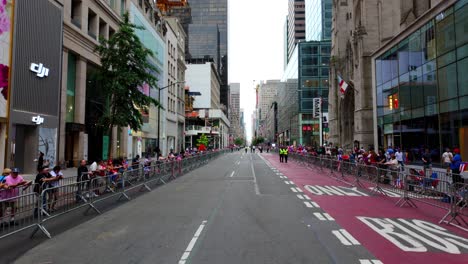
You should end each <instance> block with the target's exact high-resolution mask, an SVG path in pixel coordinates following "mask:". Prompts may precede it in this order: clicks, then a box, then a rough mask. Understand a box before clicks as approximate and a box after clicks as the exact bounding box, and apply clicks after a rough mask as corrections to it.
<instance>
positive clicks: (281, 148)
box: [278, 146, 284, 163]
mask: <svg viewBox="0 0 468 264" xmlns="http://www.w3.org/2000/svg"><path fill="white" fill-rule="evenodd" d="M283 149H284V147H283V146H281V147H280V148H279V151H278V152H279V157H280V163H283V161H284V155H283Z"/></svg>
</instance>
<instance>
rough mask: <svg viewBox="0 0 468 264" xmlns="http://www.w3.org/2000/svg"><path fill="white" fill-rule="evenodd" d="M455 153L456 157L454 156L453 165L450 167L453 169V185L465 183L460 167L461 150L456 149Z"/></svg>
mask: <svg viewBox="0 0 468 264" xmlns="http://www.w3.org/2000/svg"><path fill="white" fill-rule="evenodd" d="M453 153H454V154H455V156H453V159H452V163H451V165H450V168H451V169H452V182H453V183H459V182H463V179H462V177H461V175H460V165H461V162H462V159H461V156H460V149H458V148H456V149H454V150H453Z"/></svg>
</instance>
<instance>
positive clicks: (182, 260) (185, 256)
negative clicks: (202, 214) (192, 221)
mask: <svg viewBox="0 0 468 264" xmlns="http://www.w3.org/2000/svg"><path fill="white" fill-rule="evenodd" d="M206 222H207V221H206V220H205V221H203V222H202V224H201V225H200V226H199V227H198V229H197V231H196V232H195V234H194V235H193V237H192V240H190V243H189V244H188V246H187V248H186V249H185V251H184V253H183V254H182V257H180V260H179V264H185V263H186V262H187V259H188V258H189V257H190V253H191V252H192V250H193V247H194V246H195V244H196V243H197V240H198V238H199V237H200V235H201V232H202V231H203V229H204V228H205V225H206Z"/></svg>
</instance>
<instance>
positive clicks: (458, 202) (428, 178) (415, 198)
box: [291, 154, 468, 226]
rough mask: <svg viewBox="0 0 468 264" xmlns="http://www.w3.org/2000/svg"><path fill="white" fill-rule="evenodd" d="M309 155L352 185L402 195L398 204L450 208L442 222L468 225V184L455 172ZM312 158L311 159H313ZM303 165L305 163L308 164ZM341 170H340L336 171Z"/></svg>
mask: <svg viewBox="0 0 468 264" xmlns="http://www.w3.org/2000/svg"><path fill="white" fill-rule="evenodd" d="M291 158H292V159H296V160H298V163H299V164H301V163H303V162H302V161H301V160H300V159H301V157H299V156H298V155H295V154H293V155H291ZM314 159H315V157H311V156H309V157H308V160H309V162H307V163H308V164H314V165H315V167H318V168H320V169H321V170H322V171H323V172H325V171H324V170H323V169H327V171H329V173H326V174H325V175H328V176H330V177H333V178H335V179H337V180H340V181H341V180H342V181H344V182H348V183H349V179H353V180H354V181H353V182H352V185H353V186H355V187H358V188H362V189H366V190H367V191H369V190H370V191H371V193H379V194H381V195H384V196H388V197H394V198H400V199H399V200H398V201H397V202H396V206H400V207H402V206H404V205H407V206H410V207H417V205H416V202H420V203H424V204H427V205H430V206H434V207H437V208H440V209H442V210H445V211H447V213H446V214H445V216H444V217H443V218H442V220H440V223H447V224H451V223H452V222H456V223H457V224H458V225H462V224H464V225H466V226H468V223H467V221H466V220H465V218H464V217H468V184H466V183H452V175H449V174H446V173H443V172H442V173H441V172H439V173H437V174H433V173H430V175H429V174H427V173H425V174H419V173H417V171H416V173H412V172H414V171H410V170H409V168H408V167H406V168H405V169H401V168H393V169H390V168H388V167H387V166H385V165H378V166H375V165H366V164H360V163H357V164H355V163H349V162H343V161H341V162H338V161H337V160H335V159H332V158H329V157H319V158H317V160H318V161H317V163H314ZM310 161H311V162H310ZM308 164H303V165H308ZM337 171H338V172H339V173H336V172H337Z"/></svg>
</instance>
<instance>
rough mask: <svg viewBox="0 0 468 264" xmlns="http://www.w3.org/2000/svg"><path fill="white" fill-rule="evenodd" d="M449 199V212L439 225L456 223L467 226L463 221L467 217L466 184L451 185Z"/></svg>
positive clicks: (467, 192) (467, 188) (467, 198)
mask: <svg viewBox="0 0 468 264" xmlns="http://www.w3.org/2000/svg"><path fill="white" fill-rule="evenodd" d="M449 199H450V205H451V206H450V210H449V211H448V212H447V214H446V215H445V216H444V217H443V218H442V219H441V220H440V221H439V224H440V223H446V224H451V223H452V222H456V223H457V224H458V225H459V226H461V225H462V224H464V225H465V226H468V223H467V221H466V220H465V218H466V217H468V207H467V206H468V184H466V183H461V182H457V183H454V184H452V195H451V196H450V197H449Z"/></svg>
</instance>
